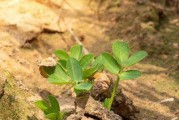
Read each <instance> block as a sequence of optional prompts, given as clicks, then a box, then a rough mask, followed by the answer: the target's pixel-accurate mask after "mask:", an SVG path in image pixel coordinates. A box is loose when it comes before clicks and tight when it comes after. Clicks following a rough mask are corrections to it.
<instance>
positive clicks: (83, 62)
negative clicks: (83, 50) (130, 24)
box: [80, 54, 94, 69]
mask: <svg viewBox="0 0 179 120" xmlns="http://www.w3.org/2000/svg"><path fill="white" fill-rule="evenodd" d="M93 58H94V56H93V55H92V54H87V55H84V56H83V57H82V58H81V60H80V65H81V66H82V69H85V68H86V67H87V66H89V65H90V63H91V62H92V60H93Z"/></svg>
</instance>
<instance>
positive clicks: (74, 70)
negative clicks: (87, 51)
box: [66, 58, 82, 82]
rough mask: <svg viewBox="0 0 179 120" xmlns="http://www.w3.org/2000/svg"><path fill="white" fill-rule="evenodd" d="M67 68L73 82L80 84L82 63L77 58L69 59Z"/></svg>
mask: <svg viewBox="0 0 179 120" xmlns="http://www.w3.org/2000/svg"><path fill="white" fill-rule="evenodd" d="M66 68H67V71H68V74H69V76H70V78H71V79H72V80H73V81H75V82H78V81H81V80H82V68H81V66H80V63H79V62H78V61H77V60H76V59H75V58H69V59H68V61H67V64H66Z"/></svg>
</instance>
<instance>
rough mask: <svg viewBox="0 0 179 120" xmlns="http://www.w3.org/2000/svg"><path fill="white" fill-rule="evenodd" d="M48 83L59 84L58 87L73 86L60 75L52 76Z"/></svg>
mask: <svg viewBox="0 0 179 120" xmlns="http://www.w3.org/2000/svg"><path fill="white" fill-rule="evenodd" d="M48 82H50V83H52V84H58V85H63V84H71V83H72V82H70V81H69V80H68V79H63V78H62V77H61V76H59V75H58V74H52V75H50V76H49V77H48Z"/></svg>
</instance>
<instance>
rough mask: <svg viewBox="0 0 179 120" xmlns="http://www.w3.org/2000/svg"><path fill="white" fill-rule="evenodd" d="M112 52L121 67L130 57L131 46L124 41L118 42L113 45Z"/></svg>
mask: <svg viewBox="0 0 179 120" xmlns="http://www.w3.org/2000/svg"><path fill="white" fill-rule="evenodd" d="M112 52H113V54H114V56H115V58H116V60H117V61H118V63H119V64H120V65H122V64H123V63H124V62H125V61H126V60H127V59H128V57H129V52H130V49H129V46H128V44H127V43H125V42H122V41H116V42H114V43H113V45H112Z"/></svg>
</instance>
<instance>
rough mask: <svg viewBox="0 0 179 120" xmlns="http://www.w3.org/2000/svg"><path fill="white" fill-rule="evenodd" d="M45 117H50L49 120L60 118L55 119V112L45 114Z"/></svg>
mask: <svg viewBox="0 0 179 120" xmlns="http://www.w3.org/2000/svg"><path fill="white" fill-rule="evenodd" d="M45 117H46V118H48V119H50V120H60V119H57V114H56V113H50V114H47V115H46V116H45Z"/></svg>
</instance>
